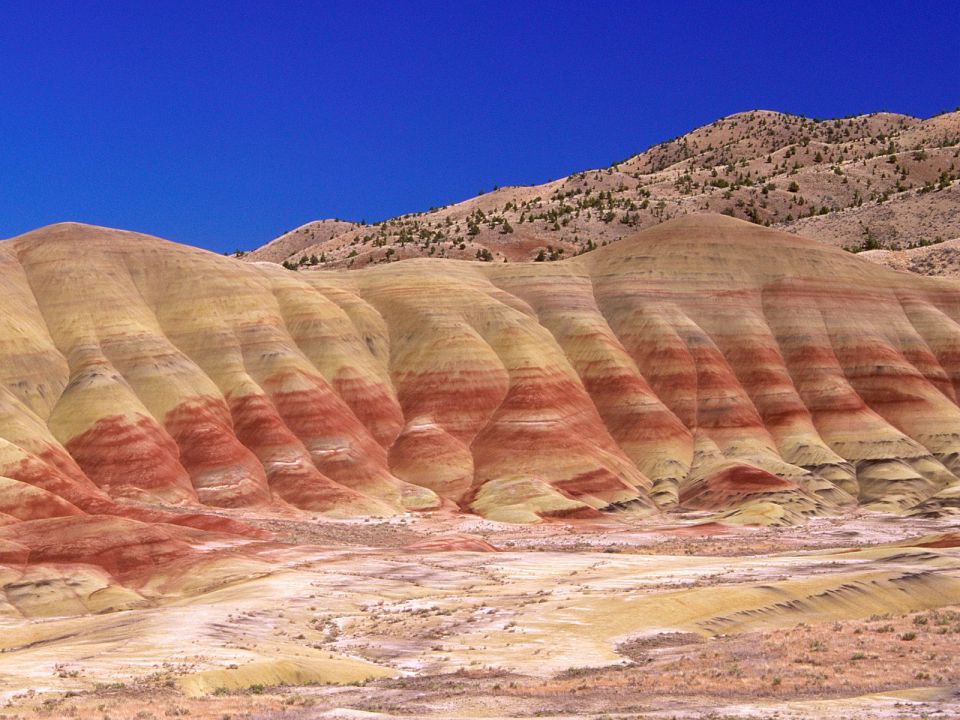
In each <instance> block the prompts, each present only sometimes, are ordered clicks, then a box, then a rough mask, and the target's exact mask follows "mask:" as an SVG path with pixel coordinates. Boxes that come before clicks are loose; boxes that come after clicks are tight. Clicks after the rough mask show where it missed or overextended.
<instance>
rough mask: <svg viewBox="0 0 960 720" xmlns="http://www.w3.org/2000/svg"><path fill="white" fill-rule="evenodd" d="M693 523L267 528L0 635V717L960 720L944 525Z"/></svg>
mask: <svg viewBox="0 0 960 720" xmlns="http://www.w3.org/2000/svg"><path fill="white" fill-rule="evenodd" d="M703 520H704V519H703V518H702V517H696V516H693V515H683V516H677V515H671V516H661V517H658V518H655V519H654V518H645V519H642V518H634V517H631V516H630V515H629V514H623V515H617V516H614V517H611V518H610V519H609V520H605V521H603V522H600V523H583V522H564V521H557V522H553V523H546V524H543V525H539V526H517V525H504V524H497V523H492V522H488V521H484V520H479V519H476V518H470V517H463V516H459V517H456V516H438V515H410V516H406V517H401V518H395V519H391V520H366V521H364V520H354V521H329V520H310V521H298V520H289V519H286V520H278V519H270V518H260V519H259V520H258V521H257V522H259V523H260V524H261V525H263V526H264V527H267V528H268V529H270V530H273V531H274V532H275V533H276V534H277V537H278V538H279V539H281V540H283V541H285V542H283V543H281V542H273V543H264V544H263V545H262V546H260V547H255V548H254V547H251V548H249V550H248V551H245V552H244V554H242V555H237V554H233V555H229V556H228V557H226V558H221V559H217V560H211V562H210V564H209V567H208V568H207V570H206V571H201V570H198V569H195V570H194V571H193V572H194V573H197V574H198V575H202V574H203V573H204V572H206V573H208V575H209V577H210V578H215V581H214V582H213V584H212V585H211V584H210V583H208V584H206V585H204V584H202V583H200V582H199V580H200V578H193V580H194V582H192V583H191V582H186V581H185V580H184V578H178V579H176V581H174V580H172V579H170V578H165V579H158V580H157V582H158V583H167V585H168V586H169V587H167V588H163V587H160V588H158V589H159V590H160V591H163V593H164V596H163V598H162V599H159V600H157V601H154V602H150V603H148V604H146V605H144V606H142V607H137V608H134V609H130V610H124V611H119V612H110V613H104V614H97V615H85V616H54V617H43V618H33V619H10V620H4V621H2V625H0V649H2V653H0V718H17V717H19V718H32V717H52V718H61V717H78V718H97V719H98V720H100V719H101V718H111V719H113V720H119V719H120V718H139V719H141V720H146V719H147V718H167V717H181V716H183V717H190V718H216V719H217V720H221V719H222V720H226V719H227V718H230V719H231V720H233V719H239V718H270V719H273V718H291V719H292V718H298V719H299V718H314V717H322V718H339V717H343V718H387V717H416V718H467V717H470V718H514V717H555V718H566V717H590V718H601V717H609V718H636V717H644V718H646V717H652V718H674V717H676V718H693V717H710V718H768V717H777V718H805V717H828V718H846V717H857V718H858V720H867V719H869V718H918V717H930V718H937V717H960V650H958V641H960V534H957V533H956V532H955V530H956V527H957V521H956V519H955V518H954V519H949V518H946V519H945V518H939V519H937V518H917V517H911V518H902V517H901V518H898V517H894V516H888V515H878V514H869V513H862V512H856V513H853V514H849V515H847V516H845V517H835V518H814V519H811V520H810V521H809V522H808V523H807V524H805V525H802V526H797V527H788V528H748V527H733V526H724V525H719V524H716V523H710V522H704V521H703ZM486 543H489V544H490V545H491V546H494V548H491V547H489V546H486ZM464 548H470V550H465V549H464ZM493 549H496V550H498V551H496V552H495V551H492V550H493ZM216 550H217V549H216V548H212V549H211V552H212V555H213V556H214V557H218V558H220V556H221V555H222V553H220V554H218V553H217V552H215V551H216ZM483 550H486V551H483ZM241 558H242V559H241ZM225 568H228V569H225ZM201 587H202V590H198V588H201Z"/></svg>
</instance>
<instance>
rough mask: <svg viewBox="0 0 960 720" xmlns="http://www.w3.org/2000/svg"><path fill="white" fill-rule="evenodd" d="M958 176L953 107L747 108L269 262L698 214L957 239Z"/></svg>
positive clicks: (571, 248) (639, 224) (503, 246)
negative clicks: (826, 114)
mask: <svg viewBox="0 0 960 720" xmlns="http://www.w3.org/2000/svg"><path fill="white" fill-rule="evenodd" d="M958 177H960V113H958V112H953V113H946V114H943V115H938V116H936V117H933V118H930V119H928V120H920V119H917V118H913V117H909V116H906V115H895V114H892V113H877V114H873V115H865V116H861V117H855V118H844V119H838V120H825V121H817V120H811V119H807V118H803V117H798V116H794V115H787V114H784V113H776V112H769V111H762V110H757V111H752V112H746V113H738V114H736V115H731V116H729V117H726V118H723V119H721V120H718V121H716V122H714V123H711V124H710V125H707V126H704V127H702V128H699V129H697V130H694V131H693V132H691V133H688V134H687V135H684V136H682V137H680V138H677V139H675V140H671V141H669V142H666V143H663V144H661V145H657V146H655V147H653V148H650V149H649V150H647V151H645V152H643V153H640V154H639V155H635V156H633V157H631V158H629V159H627V160H624V161H623V162H620V163H616V164H614V165H612V166H610V167H608V168H604V169H599V170H589V171H585V172H581V173H576V174H574V175H571V176H569V177H566V178H561V179H559V180H556V181H553V182H550V183H547V184H545V185H540V186H531V187H506V188H500V189H498V190H495V191H494V192H490V193H487V194H484V195H481V196H478V197H475V198H471V199H469V200H466V201H464V202H461V203H457V204H455V205H449V206H447V207H444V208H439V209H436V210H432V211H430V212H427V213H415V214H411V215H404V216H401V217H399V218H394V219H392V220H387V221H385V222H383V223H378V224H377V225H373V226H361V227H352V228H345V229H344V232H342V233H339V234H336V235H333V236H331V237H318V238H317V241H316V242H315V243H313V244H310V245H297V246H296V248H295V249H294V250H292V251H291V252H290V254H289V255H287V257H286V258H281V260H283V259H286V260H288V261H289V262H291V263H294V264H297V263H299V262H300V261H301V259H302V258H307V259H309V258H310V257H311V256H316V257H317V258H318V260H322V262H320V263H319V264H320V266H321V267H352V268H356V267H361V266H363V265H366V264H368V263H380V262H388V261H393V260H397V259H402V258H409V257H445V258H454V259H477V258H487V259H489V260H494V261H496V262H503V261H509V262H518V261H527V260H535V259H538V258H540V259H543V260H551V259H559V258H561V257H570V256H571V255H574V254H577V253H582V252H584V251H587V250H589V249H592V248H594V247H599V246H603V245H604V244H608V243H612V242H616V241H618V240H620V239H622V238H625V237H629V236H631V235H632V234H634V233H635V232H636V231H637V230H638V229H642V228H646V227H651V226H653V225H656V224H659V223H660V222H663V221H664V220H668V219H670V218H675V217H680V216H683V215H687V214H690V213H700V212H704V211H707V212H722V213H726V214H730V215H731V216H733V217H737V218H742V219H747V220H751V221H753V222H756V223H760V224H764V225H771V226H775V227H779V228H782V229H785V230H788V231H790V232H795V233H798V234H801V235H806V236H808V237H812V238H814V239H816V240H820V241H822V242H826V243H829V244H833V245H837V246H841V247H847V248H849V249H859V248H860V247H864V248H865V249H870V248H874V247H876V248H891V249H904V248H907V247H910V246H914V245H923V244H927V243H933V242H938V241H943V240H949V239H952V238H956V237H960V213H957V212H956V211H955V210H956V203H957V201H956V198H957V192H956V188H955V187H952V188H951V186H952V185H953V182H954V180H956V179H957V178H958ZM948 189H950V191H949V192H947V190H948ZM284 237H287V236H284ZM249 257H250V258H251V259H271V260H274V261H277V262H279V260H276V259H275V258H274V257H272V256H271V257H269V258H266V257H264V256H263V255H257V254H256V253H252V254H251V255H250V256H249Z"/></svg>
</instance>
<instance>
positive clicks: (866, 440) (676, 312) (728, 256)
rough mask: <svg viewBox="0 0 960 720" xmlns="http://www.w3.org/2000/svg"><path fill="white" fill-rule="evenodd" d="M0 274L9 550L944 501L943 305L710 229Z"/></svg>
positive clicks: (154, 246)
mask: <svg viewBox="0 0 960 720" xmlns="http://www.w3.org/2000/svg"><path fill="white" fill-rule="evenodd" d="M81 248H82V251H81ZM0 258H2V266H0V281H2V283H3V286H4V290H5V292H4V294H3V299H2V303H3V313H2V323H3V325H2V326H0V352H2V357H3V362H2V363H0V372H2V387H3V395H2V398H3V403H2V415H0V437H2V438H3V444H2V446H0V451H2V453H0V475H2V476H3V478H4V483H5V485H4V486H3V495H0V513H2V514H0V518H3V519H4V520H5V521H6V522H8V523H11V524H14V525H13V526H14V527H15V523H16V522H20V521H25V520H40V519H49V518H54V517H57V518H59V517H67V516H73V515H78V514H84V513H90V512H96V513H97V514H102V513H103V512H106V511H108V512H109V513H113V512H114V511H115V510H116V509H117V508H121V509H124V510H123V512H127V510H125V509H126V508H132V507H145V506H149V507H161V506H173V507H190V508H195V509H197V510H200V509H202V508H203V507H204V506H212V507H219V508H237V507H257V508H271V507H273V508H286V509H291V508H301V509H305V510H309V511H311V512H319V513H327V514H331V515H334V516H344V515H357V514H360V515H363V514H381V515H382V514H389V513H394V512H399V511H403V510H410V509H416V510H421V509H429V508H437V507H441V506H447V507H450V508H459V509H460V510H462V511H466V512H476V513H479V514H481V515H484V516H487V517H491V518H497V519H509V520H522V521H535V520H537V519H538V518H539V517H543V516H549V515H552V514H570V513H574V514H586V515H590V514H592V513H596V512H598V511H603V510H610V509H612V508H617V507H626V506H636V507H638V508H647V509H648V510H651V511H652V510H655V509H656V508H657V507H661V506H662V507H670V506H673V505H675V504H677V503H680V504H682V505H683V506H685V507H690V508H699V509H708V510H713V511H722V512H730V511H744V512H746V511H747V510H744V509H745V508H746V509H748V510H749V511H751V512H753V511H756V510H757V509H758V508H759V509H762V510H763V511H764V512H770V511H774V512H775V513H776V514H777V515H778V517H779V518H787V519H796V518H798V517H799V516H801V515H803V514H809V513H820V512H828V511H829V509H830V508H831V507H834V506H836V505H838V504H839V505H842V504H846V503H856V502H859V503H861V504H864V505H866V506H868V507H871V508H883V509H891V510H908V509H910V508H913V507H916V506H917V505H918V504H920V503H924V502H927V501H928V500H929V498H930V497H931V496H933V495H935V494H936V493H937V492H938V491H940V490H941V489H943V488H945V487H947V486H948V485H951V484H953V483H956V481H957V478H956V476H955V474H954V472H955V471H956V470H957V457H960V410H958V409H957V404H956V392H957V382H958V378H960V365H958V364H957V363H958V360H957V358H958V357H960V355H958V353H957V347H960V346H958V342H960V329H958V327H957V324H956V320H957V319H958V313H960V304H958V303H960V286H957V285H955V284H951V283H949V282H947V281H941V280H928V279H923V278H919V277H912V276H908V275H904V274H900V273H894V272H891V271H889V270H886V269H884V268H881V267H878V266H876V265H873V264H871V263H868V262H866V261H864V260H861V259H859V258H857V257H856V256H854V255H851V254H849V253H845V252H843V251H840V250H836V249H833V248H829V247H827V246H825V245H823V244H819V243H816V242H813V241H809V240H805V239H803V238H799V237H796V236H790V235H786V234H784V233H781V232H777V231H774V230H769V229H765V228H762V227H760V226H757V225H752V224H749V223H745V222H743V221H739V220H734V219H730V218H725V217H723V216H719V215H706V216H691V217H687V218H683V219H678V220H674V221H671V222H668V223H664V224H662V225H659V226H657V227H655V228H652V229H650V230H647V231H645V232H642V233H636V234H634V235H633V236H632V237H630V238H628V239H625V240H624V241H623V242H620V243H617V244H615V245H613V246H610V247H607V248H604V249H602V250H598V251H596V252H594V253H590V254H588V255H584V256H581V257H580V258H576V259H574V260H571V261H566V262H562V263H546V264H541V263H536V264H506V265H504V264H488V263H454V262H449V261H440V260H417V261H413V262H405V263H400V264H390V265H389V266H383V267H376V268H371V269H370V270H367V271H364V272H358V273H310V274H295V273H290V272H288V271H285V270H283V269H282V268H280V267H274V266H272V265H269V264H258V265H251V264H247V263H242V262H237V261H235V260H233V259H230V258H223V257H218V256H215V255H212V254H210V253H207V252H204V251H201V250H197V249H194V248H189V247H185V246H180V245H176V244H173V243H168V242H165V241H162V240H159V239H155V238H149V237H144V236H141V235H136V234H133V233H127V232H121V231H116V230H106V229H102V228H94V227H89V226H82V225H75V224H64V225H56V226H51V227H48V228H44V229H42V230H38V231H35V232H32V233H29V234H27V235H24V236H21V237H18V238H14V239H11V240H7V241H4V242H3V243H2V244H0ZM104 508H106V509H107V510H106V511H105V510H104ZM116 511H117V512H120V510H116ZM121 514H123V513H121ZM14 534H16V531H15V532H14Z"/></svg>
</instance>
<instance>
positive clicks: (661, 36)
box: [0, 0, 960, 251]
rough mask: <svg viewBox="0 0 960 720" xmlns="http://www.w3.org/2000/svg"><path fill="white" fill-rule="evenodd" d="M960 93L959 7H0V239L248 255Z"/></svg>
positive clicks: (925, 105) (907, 109)
mask: <svg viewBox="0 0 960 720" xmlns="http://www.w3.org/2000/svg"><path fill="white" fill-rule="evenodd" d="M958 105H960V3H957V2H903V3H898V2H864V3H852V2H844V1H843V0H833V1H832V2H815V1H813V0H808V1H806V2H802V3H785V2H769V3H760V2H756V3H738V2H729V1H727V2H660V3H645V2H627V1H626V0H625V1H624V2H615V3H600V2H582V1H580V2H555V3H533V2H523V1H522V0H517V1H515V2H503V3H495V2H488V3H472V2H443V3H439V2H438V3H430V2H417V3H372V2H371V3H363V2H342V3H341V2H336V1H327V0H318V1H317V2H303V3H295V2H256V3H253V2H250V3H247V2H239V1H234V2H224V3H218V2H212V1H211V2H204V1H203V0H200V1H199V2H183V3H177V2H162V1H158V2H135V1H134V2H127V3H120V2H116V3H99V2H93V1H85V0H84V1H81V0H77V1H75V2H58V1H56V0H47V1H46V2H37V1H36V0H31V2H22V3H20V2H10V1H4V2H2V3H0V237H9V236H11V235H15V234H19V233H21V232H24V231H26V230H29V229H32V228H34V227H37V226H40V225H44V224H48V223H52V222H57V221H61V220H77V221H81V222H89V223H96V224H101V225H110V226H114V227H122V228H127V229H132V230H138V231H142V232H149V233H153V234H156V235H161V236H163V237H167V238H170V239H173V240H177V241H180V242H187V243H192V244H195V245H200V246H203V247H207V248H210V249H213V250H217V251H225V250H233V249H234V248H244V249H249V248H252V247H255V246H257V245H259V244H262V243H263V242H264V241H266V240H269V239H270V238H272V237H274V236H276V235H278V234H279V233H281V232H283V231H285V230H288V229H290V228H293V227H296V226H297V225H300V224H302V223H304V222H307V221H309V220H312V219H316V218H321V217H341V218H347V219H361V218H363V219H366V220H367V221H374V220H379V219H383V218H386V217H390V216H392V215H396V214H399V213H402V212H407V211H415V210H424V209H427V208H429V207H431V206H433V205H441V204H445V203H448V202H452V201H456V200H460V199H463V198H465V197H468V196H471V195H474V194H476V193H477V191H479V190H480V189H489V188H491V187H492V186H493V185H507V184H522V183H540V182H544V181H546V180H549V179H552V178H554V177H558V176H561V175H565V174H568V173H570V172H573V171H577V170H581V169H585V168H589V167H597V166H603V165H607V164H609V163H610V162H612V161H614V160H617V159H621V158H623V157H626V156H628V155H631V154H633V153H635V152H638V151H640V150H642V149H644V148H645V147H647V146H649V145H651V144H653V143H656V142H659V141H661V140H665V139H668V138H670V137H673V136H676V135H679V134H681V133H683V132H686V131H687V130H690V129H692V128H693V127H696V126H698V125H701V124H703V123H706V122H709V121H711V120H714V119H716V118H717V117H720V116H722V115H726V114H730V113H733V112H737V111H740V110H747V109H752V108H758V107H760V108H768V109H774V110H783V111H787V112H794V113H803V114H806V115H809V116H818V117H826V116H837V115H847V114H856V113H862V112H870V111H876V110H891V111H899V112H904V113H910V114H913V115H919V116H929V115H932V114H935V113H937V112H939V111H942V110H945V109H948V108H949V109H952V108H954V107H956V106H958Z"/></svg>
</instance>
